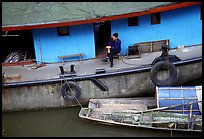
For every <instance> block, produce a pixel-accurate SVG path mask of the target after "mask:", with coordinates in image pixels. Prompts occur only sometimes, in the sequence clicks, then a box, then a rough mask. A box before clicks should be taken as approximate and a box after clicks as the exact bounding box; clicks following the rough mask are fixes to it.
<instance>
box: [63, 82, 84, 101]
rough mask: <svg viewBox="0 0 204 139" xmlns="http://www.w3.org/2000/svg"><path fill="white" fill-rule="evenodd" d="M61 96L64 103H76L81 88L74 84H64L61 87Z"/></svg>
mask: <svg viewBox="0 0 204 139" xmlns="http://www.w3.org/2000/svg"><path fill="white" fill-rule="evenodd" d="M61 95H62V97H63V98H64V99H65V100H66V101H70V102H76V99H78V98H79V97H80V96H81V88H80V87H79V85H78V84H76V83H75V82H65V83H64V84H63V85H62V87H61Z"/></svg>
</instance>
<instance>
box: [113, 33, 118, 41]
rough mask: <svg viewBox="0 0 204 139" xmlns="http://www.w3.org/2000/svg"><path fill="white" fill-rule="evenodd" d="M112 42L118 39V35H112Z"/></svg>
mask: <svg viewBox="0 0 204 139" xmlns="http://www.w3.org/2000/svg"><path fill="white" fill-rule="evenodd" d="M112 38H113V40H114V41H115V40H117V39H118V33H114V34H113V36H112Z"/></svg>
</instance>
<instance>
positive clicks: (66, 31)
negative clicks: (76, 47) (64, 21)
mask: <svg viewBox="0 0 204 139" xmlns="http://www.w3.org/2000/svg"><path fill="white" fill-rule="evenodd" d="M57 32H58V36H69V35H70V34H69V27H68V26H67V27H58V28H57Z"/></svg>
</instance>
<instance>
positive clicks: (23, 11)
mask: <svg viewBox="0 0 204 139" xmlns="http://www.w3.org/2000/svg"><path fill="white" fill-rule="evenodd" d="M175 3H177V2H2V26H22V25H36V24H48V23H58V22H71V21H78V20H88V19H97V18H101V17H108V16H113V15H121V14H128V13H132V12H142V11H145V10H149V9H152V8H156V7H161V6H166V5H171V4H175Z"/></svg>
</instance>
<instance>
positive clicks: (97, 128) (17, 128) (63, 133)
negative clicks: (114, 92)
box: [2, 79, 202, 137]
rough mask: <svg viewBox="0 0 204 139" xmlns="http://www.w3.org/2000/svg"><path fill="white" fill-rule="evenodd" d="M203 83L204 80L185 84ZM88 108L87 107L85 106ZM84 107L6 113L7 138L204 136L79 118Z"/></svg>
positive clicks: (4, 130) (3, 114)
mask: <svg viewBox="0 0 204 139" xmlns="http://www.w3.org/2000/svg"><path fill="white" fill-rule="evenodd" d="M197 84H201V79H199V80H198V81H196V82H191V83H188V84H185V85H197ZM83 107H85V106H83ZM79 111H80V106H77V107H68V108H58V109H46V110H34V111H19V112H3V113H2V136H7V137H172V136H173V137H201V136H202V133H188V132H187V133H186V132H175V131H173V132H171V131H161V130H153V129H141V128H133V127H123V126H108V125H101V124H96V123H93V122H90V121H85V120H83V119H81V118H79V116H78V113H79Z"/></svg>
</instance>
